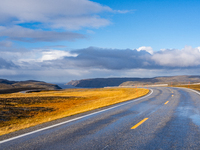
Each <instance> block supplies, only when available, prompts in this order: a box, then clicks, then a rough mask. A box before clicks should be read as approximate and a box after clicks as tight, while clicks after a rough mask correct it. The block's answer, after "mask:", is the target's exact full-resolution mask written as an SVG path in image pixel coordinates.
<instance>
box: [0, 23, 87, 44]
mask: <svg viewBox="0 0 200 150" xmlns="http://www.w3.org/2000/svg"><path fill="white" fill-rule="evenodd" d="M0 36H1V37H7V39H9V40H17V41H23V42H31V43H32V42H56V41H65V40H67V41H74V40H76V39H81V38H85V36H84V35H82V34H79V33H73V32H66V31H64V32H56V31H42V30H33V29H28V28H23V27H20V26H14V27H10V28H6V27H1V26H0Z"/></svg>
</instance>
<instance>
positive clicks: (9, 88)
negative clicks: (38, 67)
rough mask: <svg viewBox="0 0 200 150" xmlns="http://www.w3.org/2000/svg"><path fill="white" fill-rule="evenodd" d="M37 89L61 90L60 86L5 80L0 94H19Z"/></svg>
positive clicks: (38, 82) (1, 82)
mask: <svg viewBox="0 0 200 150" xmlns="http://www.w3.org/2000/svg"><path fill="white" fill-rule="evenodd" d="M35 89H43V90H57V89H61V88H60V87H59V86H58V85H55V84H50V83H46V82H41V81H34V80H28V81H9V80H5V79H0V94H3V93H13V92H19V91H23V90H35Z"/></svg>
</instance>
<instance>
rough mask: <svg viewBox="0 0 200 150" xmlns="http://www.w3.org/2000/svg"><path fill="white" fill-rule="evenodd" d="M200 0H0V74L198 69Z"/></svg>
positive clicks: (63, 79) (71, 75)
mask: <svg viewBox="0 0 200 150" xmlns="http://www.w3.org/2000/svg"><path fill="white" fill-rule="evenodd" d="M199 16H200V1H199V0H117V1H116V0H91V1H89V0H42V1H41V0H6V1H4V0H0V79H8V80H17V81H22V80H40V81H45V82H50V83H67V82H69V81H71V80H79V79H85V78H108V77H156V76H173V75H199V74H200V43H199V41H200V37H199V35H200V30H199V26H200V19H199Z"/></svg>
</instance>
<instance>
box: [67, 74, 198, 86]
mask: <svg viewBox="0 0 200 150" xmlns="http://www.w3.org/2000/svg"><path fill="white" fill-rule="evenodd" d="M187 83H200V76H186V75H184V76H169V77H154V78H95V79H83V80H72V81H70V82H68V83H67V85H72V86H75V87H85V88H98V87H107V86H134V85H141V84H142V85H147V84H148V85H149V84H187Z"/></svg>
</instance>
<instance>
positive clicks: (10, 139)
mask: <svg viewBox="0 0 200 150" xmlns="http://www.w3.org/2000/svg"><path fill="white" fill-rule="evenodd" d="M150 91H151V92H150V93H149V94H148V95H146V96H144V97H141V98H138V99H136V100H133V101H129V102H125V103H123V104H120V105H117V106H114V107H111V108H107V109H104V110H100V111H97V112H94V113H91V114H88V115H84V116H81V117H77V118H74V119H71V120H68V121H64V122H61V123H57V124H54V125H52V126H48V127H45V128H42V129H38V130H35V131H32V132H28V133H25V134H22V135H19V136H15V137H12V138H9V139H6V140H3V141H0V144H2V143H5V142H9V141H12V140H15V139H18V138H21V137H24V136H27V135H30V134H34V133H37V132H40V131H44V130H47V129H50V128H53V127H57V126H60V125H63V124H66V123H69V122H72V121H75V120H79V119H82V118H85V117H88V116H91V115H94V114H98V113H101V112H104V111H107V110H111V109H114V108H116V107H119V106H122V105H126V104H129V103H132V102H136V101H139V100H141V99H144V98H146V97H148V96H150V95H151V94H153V90H152V89H150Z"/></svg>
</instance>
